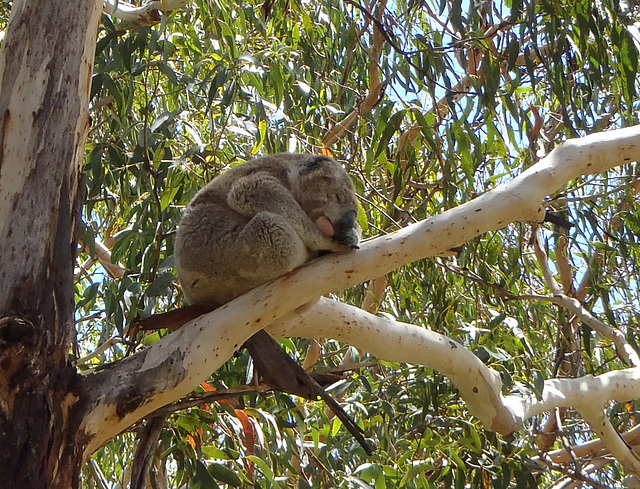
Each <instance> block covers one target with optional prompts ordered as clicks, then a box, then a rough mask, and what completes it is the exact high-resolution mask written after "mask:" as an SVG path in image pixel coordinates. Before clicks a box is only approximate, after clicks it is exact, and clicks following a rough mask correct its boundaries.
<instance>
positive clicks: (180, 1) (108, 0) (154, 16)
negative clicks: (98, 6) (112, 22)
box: [103, 0, 190, 25]
mask: <svg viewBox="0 0 640 489" xmlns="http://www.w3.org/2000/svg"><path fill="white" fill-rule="evenodd" d="M189 2H190V0H161V1H152V2H148V3H145V4H144V5H142V6H141V7H138V6H136V5H132V4H130V3H128V2H121V1H120V0H104V2H103V11H104V13H105V14H107V15H112V16H113V17H116V18H118V19H120V20H125V21H128V22H133V23H137V24H143V25H147V24H157V23H158V22H159V21H160V15H159V12H171V11H172V10H178V9H181V8H182V7H184V6H185V5H187V4H188V3H189Z"/></svg>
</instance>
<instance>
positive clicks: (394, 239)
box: [83, 126, 640, 453]
mask: <svg viewBox="0 0 640 489" xmlns="http://www.w3.org/2000/svg"><path fill="white" fill-rule="evenodd" d="M635 160H640V126H634V127H629V128H625V129H619V130H616V131H610V132H606V133H599V134H594V135H590V136H587V137H584V138H581V139H575V140H570V141H568V142H566V143H565V144H563V145H562V146H560V147H558V148H556V149H555V150H554V151H553V152H552V153H550V154H549V155H548V156H547V157H546V158H544V159H543V160H541V161H540V162H539V163H537V164H536V165H534V166H532V167H531V168H529V169H528V170H526V171H525V172H523V173H522V174H521V175H519V176H518V177H516V178H514V179H513V180H512V181H510V182H508V183H506V184H503V185H501V186H499V187H497V188H496V189H494V190H491V191H489V192H487V193H486V194H484V195H482V196H480V197H478V198H476V199H474V200H472V201H470V202H468V203H465V204H463V205H460V206H459V207H456V208H454V209H450V210H448V211H446V212H444V213H442V214H440V215H438V216H434V217H432V218H430V219H427V220H424V221H421V222H419V223H416V224H413V225H410V226H407V227H406V228H403V229H401V230H399V231H397V232H395V233H393V234H390V235H387V236H382V237H378V238H375V239H371V240H368V241H366V242H364V243H363V244H362V246H361V248H360V250H358V251H355V252H351V253H347V254H342V255H337V254H336V255H329V256H326V257H323V258H321V259H318V260H314V261H313V262H310V263H308V264H307V265H305V266H303V267H301V268H300V269H298V270H295V271H294V272H292V273H290V274H288V275H286V276H284V277H281V278H279V279H277V280H275V281H274V282H272V283H269V284H265V285H263V286H261V287H258V288H256V289H254V290H252V291H250V292H248V293H247V294H245V295H243V296H241V297H238V298H237V299H235V300H233V301H232V302H230V303H228V304H226V305H225V306H223V307H221V308H219V309H217V310H215V311H213V312H211V313H209V314H206V315H204V316H202V317H200V318H198V319H196V320H194V321H191V322H190V323H188V324H187V325H185V326H184V327H183V328H181V329H180V330H178V331H176V332H175V333H172V334H170V335H168V336H166V337H165V338H163V339H161V340H160V341H158V342H157V343H155V344H153V345H152V346H150V347H149V348H147V349H146V350H144V351H142V352H140V353H138V354H136V355H134V356H132V357H129V358H127V359H125V360H123V361H122V362H120V363H119V364H118V365H115V366H113V367H111V368H109V369H107V370H105V371H103V372H100V373H97V374H95V375H92V376H89V377H87V381H88V382H90V383H91V385H90V386H89V387H90V389H91V390H90V392H92V394H93V399H92V400H91V401H90V406H91V412H90V414H89V415H88V416H87V418H85V423H84V425H83V429H84V431H85V433H86V434H87V436H90V437H92V440H91V442H90V447H89V448H90V450H88V453H91V450H93V449H97V448H98V447H99V446H101V445H102V444H104V443H105V442H106V441H108V440H109V439H110V438H112V437H113V436H115V435H116V434H117V433H119V432H120V431H122V430H123V429H125V428H127V427H128V426H130V425H131V424H132V423H134V422H135V421H137V420H139V419H140V418H141V417H143V416H145V415H146V414H148V413H150V412H151V411H153V410H154V409H156V408H158V407H161V406H162V405H164V404H167V403H169V402H172V401H175V400H177V399H179V398H180V397H182V396H184V395H186V394H187V393H189V392H190V391H191V390H192V389H193V388H195V387H196V386H197V385H198V384H199V383H200V382H202V381H204V380H206V378H207V377H208V376H209V375H210V374H211V373H212V372H214V371H215V370H216V369H217V368H219V367H220V366H221V365H222V364H223V363H224V362H225V361H226V360H227V359H228V358H229V357H231V355H232V354H233V353H234V351H235V350H236V349H237V348H238V347H239V346H240V345H241V344H242V343H243V342H244V341H245V340H246V339H247V338H249V337H250V336H251V335H252V334H253V333H254V332H255V331H256V330H258V329H260V328H263V327H265V326H267V325H269V324H270V323H272V322H273V321H274V320H276V319H278V318H282V317H283V316H284V315H286V314H287V313H290V312H291V311H294V310H295V309H296V308H298V307H300V306H302V305H303V304H306V303H308V302H310V301H312V300H315V299H316V298H317V297H319V296H321V295H322V294H326V293H328V292H331V291H335V290H342V289H345V288H348V287H351V286H353V285H356V284H358V283H361V282H363V281H365V280H368V279H371V278H374V277H379V276H382V275H384V274H386V273H388V272H390V271H392V270H394V269H396V268H398V267H400V266H402V265H405V264H407V263H411V262H413V261H415V260H418V259H420V258H424V257H428V256H436V255H440V254H444V253H447V252H448V250H451V249H452V248H455V247H457V246H460V245H462V244H464V243H466V242H467V241H469V240H470V239H471V238H473V237H475V236H477V235H479V234H482V233H485V232H488V231H495V230H497V229H500V228H503V227H505V226H506V225H507V224H509V223H511V222H514V221H542V219H543V217H544V206H543V201H544V199H545V197H546V196H547V195H549V194H552V193H553V192H554V191H555V190H557V189H558V188H560V187H561V186H563V185H564V184H565V183H566V182H568V181H569V180H571V179H573V178H577V177H579V176H581V175H585V174H590V173H602V172H605V171H607V170H609V169H610V168H612V167H615V166H618V165H621V164H623V163H626V162H629V161H635ZM376 324H377V325H378V328H379V329H380V332H381V333H380V334H382V333H383V332H384V331H385V330H386V328H389V331H391V326H388V325H386V323H382V322H376ZM382 325H385V326H384V327H383V326H382ZM399 331H404V332H405V333H407V334H409V330H408V329H405V330H402V328H400V329H399ZM411 331H413V330H411ZM425 331H427V330H425ZM294 333H295V334H296V335H298V334H299V333H298V332H297V331H295V332H293V331H292V334H294ZM429 333H431V332H429ZM339 334H340V330H339V329H338V328H336V330H335V331H334V332H333V334H331V332H330V331H327V332H326V333H325V335H326V336H337V335H339ZM387 334H390V335H391V336H393V337H396V338H399V337H402V335H401V334H400V335H398V334H396V335H393V334H392V333H390V332H389V333H387ZM403 334H404V333H403ZM421 335H423V337H422V338H423V339H422V340H421V341H423V344H424V345H430V346H428V348H431V349H432V351H441V349H442V348H444V349H447V351H450V350H452V348H451V343H450V340H443V339H439V338H437V337H435V336H432V335H431V334H424V333H421ZM314 336H315V334H314ZM361 336H362V338H361V340H362V343H361V344H362V347H363V348H364V349H369V347H368V346H367V342H371V344H372V348H373V347H374V346H373V345H374V343H373V342H374V338H366V336H375V335H361ZM390 341H391V340H389V341H388V343H389V344H387V345H386V347H387V348H389V349H393V346H394V345H393V343H390ZM438 344H440V345H443V346H440V347H437V346H436V345H438ZM458 349H459V350H461V351H462V350H463V349H462V348H461V347H460V348H457V349H455V350H456V351H457V350H458ZM395 350H396V351H397V354H398V356H397V357H394V358H395V359H396V360H404V361H410V360H408V359H407V358H404V357H403V356H402V354H401V353H400V351H399V350H398V349H397V348H395ZM468 355H471V354H470V353H469V352H466V353H462V354H460V357H461V358H463V357H464V359H465V360H464V362H467V363H466V365H468V366H473V369H474V372H475V373H474V376H475V379H476V380H478V379H479V380H482V382H483V383H484V386H482V385H481V383H480V382H478V381H475V380H474V381H473V382H474V383H473V386H475V387H476V388H478V389H480V391H482V392H481V395H482V396H484V398H485V399H486V401H484V400H483V401H482V402H483V403H484V402H486V403H488V405H489V407H478V406H476V403H474V401H473V399H474V396H473V395H468V394H464V395H465V400H466V401H467V402H471V404H473V407H471V404H470V408H471V409H472V412H473V413H474V414H475V415H476V416H478V417H479V418H480V419H482V420H483V422H485V423H487V424H488V426H490V427H493V428H492V429H496V428H497V426H496V424H495V423H496V422H495V421H494V420H493V419H494V418H496V416H493V417H492V413H494V412H495V413H496V415H497V414H498V413H508V412H509V411H510V412H511V413H512V415H511V416H509V415H507V422H506V423H505V425H506V426H507V427H510V426H512V427H513V428H504V429H505V430H506V431H508V430H512V429H514V428H515V427H517V425H518V420H523V419H526V418H527V417H529V416H532V415H534V414H537V411H536V409H537V408H542V407H544V410H546V409H549V408H551V407H553V402H551V403H550V405H548V404H549V402H544V403H543V402H537V401H536V400H535V399H533V400H531V399H529V400H527V401H526V402H524V401H522V398H517V399H513V398H512V397H511V396H509V397H508V398H505V400H504V401H502V400H501V399H500V397H499V396H498V395H497V394H496V392H499V386H498V385H496V380H495V379H496V378H495V375H494V374H492V373H490V372H489V373H488V372H486V371H483V370H482V368H480V365H481V364H479V363H473V362H474V360H472V359H471V358H470V357H469V356H468ZM418 361H419V362H420V363H422V362H424V363H425V364H427V365H432V355H431V354H430V355H429V358H428V359H427V358H424V357H421V358H420V359H419V360H418ZM443 361H444V359H443ZM441 367H442V368H446V365H444V364H443V365H441ZM630 370H632V369H630ZM454 371H455V368H454V369H453V370H452V372H454ZM625 372H629V371H622V372H612V373H611V374H618V375H625ZM452 375H456V374H455V373H453V374H452ZM606 375H609V374H605V375H604V376H600V377H598V379H608V378H609V377H606ZM627 375H628V373H627ZM579 381H580V379H578V380H577V381H576V382H579ZM547 382H549V384H548V385H547V384H545V392H544V395H545V396H548V395H550V394H551V393H556V394H557V397H558V399H560V398H562V396H564V392H563V389H564V388H565V384H564V383H563V382H564V380H563V381H561V383H560V384H556V382H559V381H558V380H553V381H547ZM567 382H571V381H570V380H569V379H567ZM594 382H596V383H597V381H594ZM460 383H461V384H460V385H461V386H462V387H461V391H462V389H463V388H464V389H465V390H466V389H467V387H465V385H466V384H465V383H464V379H460ZM469 385H471V384H469ZM569 385H571V384H569ZM598 385H601V383H600V384H598ZM473 386H472V387H471V393H472V394H475V393H474V391H473ZM559 386H562V387H559ZM481 387H482V389H481ZM554 387H559V389H560V390H553V388H554ZM627 387H629V388H630V387H632V386H631V385H627ZM548 390H549V392H547V391H548ZM480 391H479V392H480ZM594 392H596V391H594ZM634 392H635V391H634ZM630 393H631V391H629V390H623V391H621V392H619V394H620V396H621V397H624V398H626V399H628V398H629V397H633V395H631V394H630ZM623 394H624V395H623ZM605 397H606V396H602V399H604V398H605ZM551 398H553V399H555V397H553V396H552V397H550V398H549V399H551ZM613 398H616V399H617V398H618V397H613ZM470 399H471V401H470ZM514 401H515V402H514ZM504 403H506V404H507V407H508V410H507V409H504V407H503V408H500V405H501V404H504ZM497 417H499V416H497ZM487 420H488V421H487ZM502 429H503V428H500V430H502Z"/></svg>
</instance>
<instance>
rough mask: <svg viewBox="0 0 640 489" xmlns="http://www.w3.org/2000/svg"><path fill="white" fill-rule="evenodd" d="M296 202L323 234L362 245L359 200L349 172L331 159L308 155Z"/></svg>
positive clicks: (301, 164)
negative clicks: (358, 219) (358, 218)
mask: <svg viewBox="0 0 640 489" xmlns="http://www.w3.org/2000/svg"><path fill="white" fill-rule="evenodd" d="M297 170H298V171H297V182H296V183H297V185H296V189H295V194H296V200H297V201H298V203H299V204H300V206H301V207H302V208H303V209H304V211H305V212H306V214H307V215H308V216H309V217H310V218H311V220H312V221H313V222H315V223H316V225H317V226H318V229H320V231H321V232H322V233H323V234H325V235H327V236H330V237H331V238H332V239H333V240H334V241H335V242H336V243H338V244H341V245H344V246H356V245H357V244H358V242H359V241H360V226H359V225H358V221H357V219H356V218H357V217H358V200H357V198H356V191H355V188H354V187H353V183H352V182H351V178H349V175H348V174H347V172H346V171H345V169H344V168H343V167H342V165H340V163H338V162H337V161H336V160H334V159H333V158H329V157H328V156H313V155H308V156H306V157H305V158H304V159H302V160H300V161H299V163H298V168H297Z"/></svg>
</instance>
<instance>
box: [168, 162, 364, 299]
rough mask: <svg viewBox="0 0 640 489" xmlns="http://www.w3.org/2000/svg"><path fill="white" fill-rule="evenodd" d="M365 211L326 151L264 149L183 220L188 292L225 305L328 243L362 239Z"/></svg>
mask: <svg viewBox="0 0 640 489" xmlns="http://www.w3.org/2000/svg"><path fill="white" fill-rule="evenodd" d="M357 212H358V202H357V199H356V194H355V189H354V187H353V183H352V182H351V179H350V178H349V175H348V174H347V172H346V171H345V170H344V168H342V166H341V165H340V164H339V163H337V162H336V161H335V160H333V159H332V158H329V157H326V156H314V155H308V154H277V155H271V156H264V157H260V158H256V159H254V160H251V161H248V162H247V163H245V164H243V165H240V166H238V167H235V168H233V169H231V170H228V171H226V172H224V173H223V174H221V175H220V176H218V177H216V178H214V179H213V180H212V181H211V182H209V184H207V185H206V186H205V187H204V188H202V190H200V191H199V192H198V193H197V194H196V196H195V197H194V198H193V200H192V201H191V202H190V203H189V205H188V206H187V210H186V212H185V214H184V216H183V217H182V221H181V222H180V227H179V229H178V234H177V239H176V246H175V256H176V266H177V268H178V274H179V276H180V281H181V283H182V288H183V290H184V293H185V296H186V298H187V300H188V301H189V302H190V303H192V304H211V305H221V304H224V303H226V302H229V301H230V300H231V299H234V298H235V297H237V296H239V295H242V294H244V293H245V292H247V291H249V290H251V289H252V288H254V287H256V286H258V285H260V284H262V283H265V282H268V281H270V280H272V279H274V278H276V277H279V276H281V275H283V274H285V273H288V272H290V271H291V270H293V269H294V268H296V267H298V266H300V265H302V264H303V263H304V262H306V261H307V260H309V259H311V258H313V257H315V256H317V255H318V253H319V252H320V251H323V250H328V251H347V250H349V249H351V248H354V247H356V245H357V244H358V242H359V240H360V228H359V226H358V224H357V221H356V216H357ZM327 220H328V221H327ZM328 223H330V224H328ZM321 230H324V233H323V231H321ZM329 230H331V231H332V232H331V231H329ZM328 234H330V235H328Z"/></svg>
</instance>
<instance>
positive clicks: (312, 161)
mask: <svg viewBox="0 0 640 489" xmlns="http://www.w3.org/2000/svg"><path fill="white" fill-rule="evenodd" d="M333 161H334V160H333V159H332V158H330V157H328V156H323V155H317V156H311V157H310V158H309V159H308V160H307V161H305V162H304V163H303V164H302V166H301V167H300V175H308V174H309V173H313V172H314V171H316V170H317V169H318V168H319V167H320V166H321V165H322V164H323V163H331V162H333Z"/></svg>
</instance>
